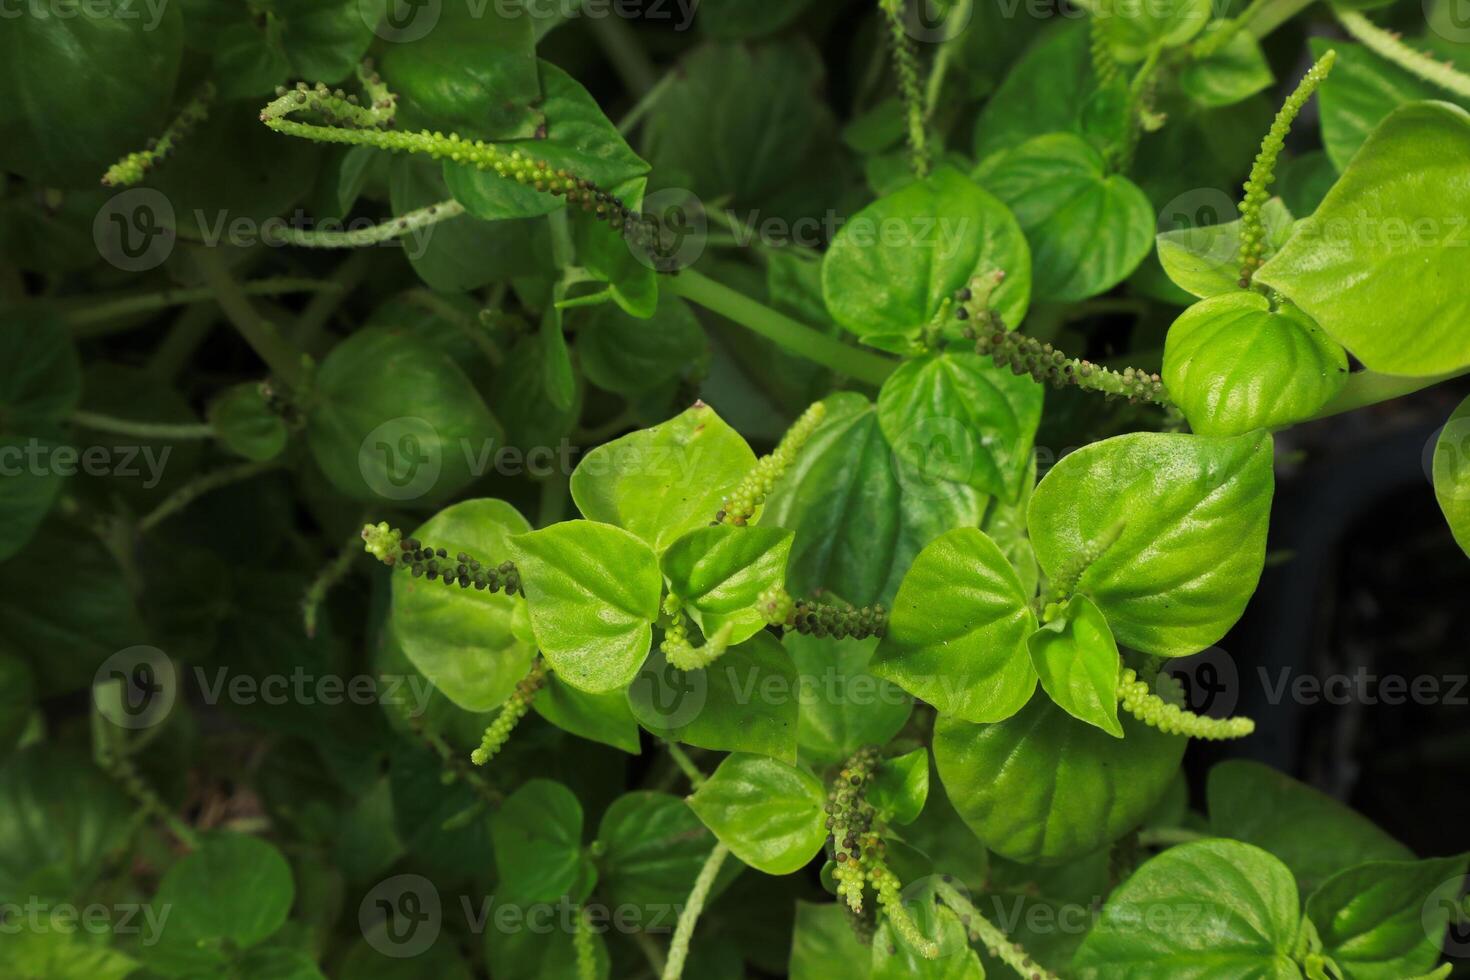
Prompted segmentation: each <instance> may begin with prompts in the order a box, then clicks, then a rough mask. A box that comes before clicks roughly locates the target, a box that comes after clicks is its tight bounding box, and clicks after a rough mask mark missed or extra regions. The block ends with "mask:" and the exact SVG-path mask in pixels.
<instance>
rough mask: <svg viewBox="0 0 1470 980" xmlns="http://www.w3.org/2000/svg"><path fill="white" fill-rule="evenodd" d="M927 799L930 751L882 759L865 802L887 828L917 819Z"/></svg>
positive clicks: (917, 750)
mask: <svg viewBox="0 0 1470 980" xmlns="http://www.w3.org/2000/svg"><path fill="white" fill-rule="evenodd" d="M928 798H929V751H928V750H927V749H922V748H920V749H914V750H913V751H912V752H907V753H905V754H903V755H901V756H897V757H896V758H892V759H884V760H883V763H882V764H881V765H879V766H878V771H877V772H876V773H874V775H873V784H872V786H870V787H869V788H868V794H867V799H868V802H869V803H871V804H872V805H873V809H875V810H877V811H878V813H879V815H881V816H882V818H883V819H884V820H885V821H886V822H887V823H889V824H897V825H899V826H905V825H907V824H911V823H913V822H914V821H915V820H917V819H918V818H919V814H920V813H921V812H922V811H923V809H924V801H925V800H927V799H928Z"/></svg>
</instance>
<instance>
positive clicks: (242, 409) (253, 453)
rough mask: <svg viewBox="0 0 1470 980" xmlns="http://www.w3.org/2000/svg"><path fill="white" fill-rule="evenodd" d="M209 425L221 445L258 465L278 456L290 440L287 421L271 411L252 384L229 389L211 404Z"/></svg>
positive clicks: (258, 385)
mask: <svg viewBox="0 0 1470 980" xmlns="http://www.w3.org/2000/svg"><path fill="white" fill-rule="evenodd" d="M209 424H210V426H211V427H213V429H214V431H215V435H217V436H218V437H219V440H220V442H222V443H224V444H225V445H226V446H228V447H229V448H230V449H231V450H232V451H233V452H236V453H239V454H240V455H241V456H244V457H245V458H246V459H253V460H255V461H257V462H263V461H265V460H267V459H274V458H275V457H276V456H279V455H280V454H281V451H282V450H283V449H285V448H286V441H287V439H289V438H290V432H288V431H287V429H286V422H285V420H284V419H282V418H281V416H280V415H278V414H277V413H275V412H273V411H271V410H270V408H269V406H267V405H266V403H265V396H264V395H262V394H261V393H260V384H259V383H258V382H253V381H247V382H245V383H243V384H238V385H233V386H231V387H229V388H226V389H225V390H224V391H223V392H221V393H220V394H219V396H218V397H217V398H215V399H214V401H212V402H210V403H209Z"/></svg>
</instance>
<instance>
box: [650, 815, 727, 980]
mask: <svg viewBox="0 0 1470 980" xmlns="http://www.w3.org/2000/svg"><path fill="white" fill-rule="evenodd" d="M729 854H730V849H729V848H728V847H726V846H725V845H724V844H716V845H715V846H714V849H713V850H711V851H710V852H709V857H707V858H706V859H705V861H704V867H702V868H700V869H699V877H698V878H695V879H694V887H693V888H691V889H690V890H689V897H688V899H686V900H685V902H684V908H683V909H682V910H680V912H679V924H678V925H677V926H676V927H675V928H674V938H673V940H672V941H671V942H670V943H669V959H668V962H667V963H665V964H664V974H663V980H679V978H680V977H682V976H683V975H684V961H685V960H686V959H687V958H688V956H689V940H690V939H691V938H693V936H694V924H695V923H696V922H698V921H699V913H701V912H703V911H704V902H705V899H707V898H708V897H709V892H710V889H711V888H712V887H714V883H715V876H716V875H718V874H719V873H720V865H722V864H724V863H725V858H726V857H728V856H729Z"/></svg>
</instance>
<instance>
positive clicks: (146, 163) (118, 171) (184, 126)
mask: <svg viewBox="0 0 1470 980" xmlns="http://www.w3.org/2000/svg"><path fill="white" fill-rule="evenodd" d="M215 91H216V90H215V87H214V83H213V82H205V83H204V84H203V85H201V86H199V92H198V93H197V94H196V95H195V96H194V97H193V98H192V99H190V100H189V101H188V102H187V103H186V104H185V105H184V108H183V109H181V110H179V114H178V115H177V116H176V117H174V121H173V122H171V123H169V124H168V128H167V129H165V130H164V131H163V134H162V135H160V136H159V137H158V138H157V139H155V140H149V142H148V146H147V147H146V148H144V149H142V150H138V151H137V152H134V153H129V154H128V155H127V156H125V157H123V158H122V159H121V160H119V161H118V162H117V163H114V164H113V165H112V166H110V167H108V168H107V172H106V173H105V174H103V175H102V183H103V185H104V186H106V187H131V186H132V185H133V184H137V183H139V182H141V181H142V180H143V178H144V177H145V176H147V174H148V171H150V170H152V169H153V168H154V167H156V166H158V165H159V164H160V163H162V162H163V161H165V160H167V159H168V158H169V157H170V156H172V155H173V152H174V151H175V150H177V149H178V148H179V143H180V142H182V141H183V139H184V137H186V136H188V135H189V133H190V132H192V131H193V130H194V127H196V126H198V125H199V124H200V123H202V122H204V120H206V119H208V118H209V106H210V104H211V103H213V102H214V97H215Z"/></svg>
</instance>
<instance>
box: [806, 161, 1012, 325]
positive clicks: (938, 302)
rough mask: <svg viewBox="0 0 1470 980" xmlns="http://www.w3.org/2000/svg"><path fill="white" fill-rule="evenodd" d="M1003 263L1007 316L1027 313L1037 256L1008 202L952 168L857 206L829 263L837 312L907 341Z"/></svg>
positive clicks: (826, 274)
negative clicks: (975, 281)
mask: <svg viewBox="0 0 1470 980" xmlns="http://www.w3.org/2000/svg"><path fill="white" fill-rule="evenodd" d="M996 271H1003V272H1004V273H1005V276H1006V278H1005V282H1003V283H1002V284H1001V286H1000V287H999V288H998V289H997V290H996V291H995V301H994V305H995V307H996V309H997V310H998V311H999V312H1000V315H1001V316H1002V317H1003V318H1004V319H1005V321H1006V322H1007V323H1011V324H1016V323H1020V322H1021V320H1022V319H1024V318H1025V316H1026V308H1027V305H1028V303H1029V300H1030V295H1031V274H1032V273H1031V255H1030V251H1029V250H1028V249H1027V247H1026V238H1025V235H1024V234H1023V233H1022V232H1021V229H1020V226H1019V225H1017V224H1016V219H1015V218H1014V217H1013V216H1012V215H1011V213H1010V211H1009V210H1007V208H1006V207H1005V205H1003V204H1001V203H1000V201H998V200H996V199H995V198H994V197H993V196H991V194H989V193H988V192H986V191H984V190H982V189H981V188H980V187H979V185H977V184H976V183H975V182H974V181H972V180H970V179H969V178H968V177H966V176H965V175H963V174H961V173H959V172H958V171H956V170H954V169H952V168H949V167H946V168H943V169H941V170H938V171H936V172H935V173H934V174H933V175H932V176H931V177H929V178H928V179H927V180H924V181H919V182H915V183H913V184H910V185H909V186H907V187H905V188H903V189H902V190H899V191H896V192H894V193H892V194H889V195H888V196H887V197H884V198H881V199H879V200H878V201H877V202H875V203H873V204H871V205H869V206H868V207H866V208H864V209H863V210H862V211H860V212H858V213H857V214H856V215H854V216H853V217H852V218H851V219H849V220H848V222H847V223H846V224H844V225H843V226H842V230H841V231H839V232H838V233H837V237H836V238H835V239H833V241H832V246H831V247H830V248H829V249H828V250H827V255H826V258H825V259H823V262H822V294H823V296H825V297H826V300H827V309H828V310H830V311H831V313H832V318H833V319H835V320H836V321H837V322H838V323H840V324H841V325H842V326H844V327H846V328H847V329H848V330H851V331H852V332H853V333H855V334H857V335H858V336H859V337H862V338H863V339H864V340H866V341H869V342H873V343H879V344H882V345H884V346H893V347H901V346H903V345H906V344H908V343H910V342H912V341H914V340H916V339H917V338H918V336H919V335H920V333H921V332H922V331H923V330H924V328H925V327H927V326H929V324H930V323H931V322H933V321H934V318H935V316H936V314H938V313H939V312H940V309H941V306H942V305H943V304H944V303H945V301H946V300H952V299H953V297H954V294H955V292H956V291H957V290H959V289H961V288H963V287H964V286H966V285H968V284H969V282H970V280H971V279H972V278H974V277H975V276H977V275H980V274H982V273H991V272H996Z"/></svg>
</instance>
